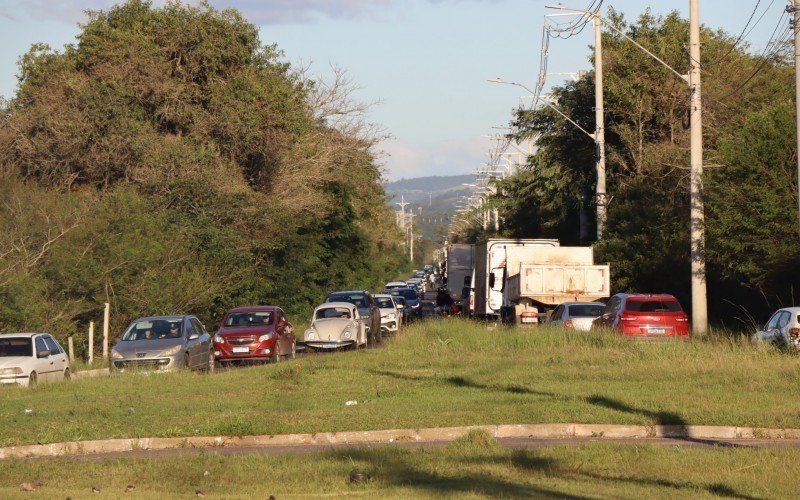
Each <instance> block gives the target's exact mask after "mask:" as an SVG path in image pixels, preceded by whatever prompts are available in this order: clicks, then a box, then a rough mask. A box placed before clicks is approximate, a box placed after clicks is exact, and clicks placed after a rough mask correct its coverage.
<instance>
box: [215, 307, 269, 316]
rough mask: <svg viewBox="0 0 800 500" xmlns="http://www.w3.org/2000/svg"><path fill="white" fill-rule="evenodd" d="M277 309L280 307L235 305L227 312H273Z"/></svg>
mask: <svg viewBox="0 0 800 500" xmlns="http://www.w3.org/2000/svg"><path fill="white" fill-rule="evenodd" d="M277 309H278V308H277V307H276V306H241V307H234V308H233V309H231V310H229V311H228V312H226V313H225V314H231V313H246V312H272V311H275V310H277Z"/></svg>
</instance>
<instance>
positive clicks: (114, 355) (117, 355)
mask: <svg viewBox="0 0 800 500" xmlns="http://www.w3.org/2000/svg"><path fill="white" fill-rule="evenodd" d="M111 359H125V356H123V355H122V354H120V352H119V351H118V350H116V349H111Z"/></svg>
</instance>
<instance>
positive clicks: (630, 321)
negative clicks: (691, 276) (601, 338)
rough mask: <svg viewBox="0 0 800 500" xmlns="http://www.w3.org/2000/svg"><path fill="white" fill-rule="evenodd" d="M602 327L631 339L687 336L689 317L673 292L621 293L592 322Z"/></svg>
mask: <svg viewBox="0 0 800 500" xmlns="http://www.w3.org/2000/svg"><path fill="white" fill-rule="evenodd" d="M600 328H608V329H611V330H613V331H614V332H616V333H617V334H622V335H627V336H630V337H631V338H634V337H635V338H657V337H687V336H688V335H689V318H688V317H687V316H686V313H685V312H683V309H682V308H681V305H680V303H679V302H678V300H677V299H676V298H675V297H673V296H672V295H668V294H659V295H646V294H627V293H618V294H616V295H614V296H613V297H611V299H609V301H608V303H607V304H606V306H605V308H604V309H603V312H602V314H601V315H600V316H599V317H598V318H597V319H595V320H594V322H592V329H593V330H594V329H600Z"/></svg>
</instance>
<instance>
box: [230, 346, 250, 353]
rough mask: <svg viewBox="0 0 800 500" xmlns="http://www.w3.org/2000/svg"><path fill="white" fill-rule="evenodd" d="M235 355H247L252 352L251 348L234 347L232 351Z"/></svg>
mask: <svg viewBox="0 0 800 500" xmlns="http://www.w3.org/2000/svg"><path fill="white" fill-rule="evenodd" d="M231 351H232V352H233V353H234V354H247V353H249V352H250V348H248V347H234V348H233V349H231Z"/></svg>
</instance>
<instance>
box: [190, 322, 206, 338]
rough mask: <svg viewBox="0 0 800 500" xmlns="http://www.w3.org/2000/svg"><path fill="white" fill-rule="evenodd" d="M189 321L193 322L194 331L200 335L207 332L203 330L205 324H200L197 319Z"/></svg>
mask: <svg viewBox="0 0 800 500" xmlns="http://www.w3.org/2000/svg"><path fill="white" fill-rule="evenodd" d="M189 321H191V322H192V326H193V327H194V330H195V331H196V332H197V333H198V334H200V335H202V334H203V333H204V332H205V331H206V329H205V328H203V323H200V320H199V319H197V318H191V319H190V320H189Z"/></svg>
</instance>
